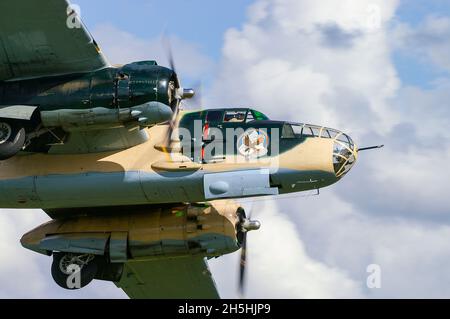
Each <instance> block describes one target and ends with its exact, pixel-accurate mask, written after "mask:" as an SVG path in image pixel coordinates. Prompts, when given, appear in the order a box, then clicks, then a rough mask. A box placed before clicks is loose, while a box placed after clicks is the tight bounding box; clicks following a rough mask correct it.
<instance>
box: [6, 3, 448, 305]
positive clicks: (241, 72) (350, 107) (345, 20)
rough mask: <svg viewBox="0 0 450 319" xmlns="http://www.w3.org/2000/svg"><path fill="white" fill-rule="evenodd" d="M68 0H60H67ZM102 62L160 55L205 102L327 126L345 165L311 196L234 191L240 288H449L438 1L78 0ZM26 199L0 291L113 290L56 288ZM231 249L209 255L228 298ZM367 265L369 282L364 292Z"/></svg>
mask: <svg viewBox="0 0 450 319" xmlns="http://www.w3.org/2000/svg"><path fill="white" fill-rule="evenodd" d="M74 2H75V1H74ZM76 4H78V5H79V6H80V8H81V14H82V18H83V20H84V22H85V24H86V25H87V26H88V28H89V29H90V31H91V32H92V34H93V35H94V37H95V38H96V39H97V42H98V43H99V44H100V46H101V47H102V50H103V51H104V53H105V54H106V56H107V57H108V58H109V60H110V61H111V62H112V63H114V64H116V63H117V64H123V63H127V62H131V61H136V60H144V59H156V60H157V61H158V62H159V63H160V64H162V65H167V59H166V57H165V53H164V50H163V48H162V44H161V37H162V36H163V34H166V36H167V37H169V38H170V39H171V42H172V45H173V51H174V56H175V60H176V64H177V70H178V71H179V73H180V75H181V78H182V81H183V83H184V84H185V86H189V85H193V86H195V85H196V84H198V83H200V82H201V83H202V87H203V90H202V101H203V104H204V107H207V108H209V107H230V106H236V107H237V106H251V107H254V108H257V109H259V110H261V111H263V112H264V113H267V114H268V115H269V116H270V117H271V118H273V119H289V120H292V121H298V122H308V123H314V124H319V125H325V126H329V127H335V128H338V129H341V130H343V131H345V132H346V133H348V134H349V135H350V136H352V138H353V139H354V140H355V141H357V143H358V144H359V145H360V146H370V145H375V144H385V145H386V147H385V148H384V149H382V150H380V151H374V152H367V153H362V154H361V156H360V158H359V162H358V163H357V165H356V167H354V168H353V170H352V171H351V172H350V173H349V174H348V175H347V176H346V177H345V178H344V179H343V180H342V181H341V182H339V183H338V184H336V185H334V186H332V187H330V188H326V189H323V190H321V194H320V196H302V194H300V195H299V196H296V197H287V198H285V197H282V198H279V199H276V200H258V201H254V202H250V201H246V202H245V204H244V205H247V206H250V209H252V210H253V211H254V214H253V216H254V217H255V218H257V219H259V220H260V221H261V223H262V228H261V230H260V231H258V232H253V233H251V234H249V254H248V280H247V289H246V297H249V298H431V297H435V298H450V271H449V270H448V269H450V211H449V207H450V197H449V196H448V191H447V184H448V181H449V180H450V164H449V163H450V143H449V141H450V133H449V131H448V127H449V126H450V108H448V106H447V103H448V101H449V100H450V59H449V58H448V57H449V56H450V41H449V39H450V3H449V2H448V1H444V0H428V1H421V0H415V1H400V0H341V1H335V0H322V1H313V0H252V1H250V0H240V1H234V0H233V1H226V2H219V1H206V0H189V1H187V0H173V1H171V2H170V4H169V3H168V2H167V1H160V0H132V1H127V2H124V1H119V0H109V1H106V0H97V1H95V2H94V1H87V0H77V1H76ZM47 219H48V218H47V217H46V215H45V214H44V213H43V212H41V211H36V210H28V211H17V210H15V211H13V210H3V211H2V212H1V213H0V230H1V231H0V239H2V240H0V251H2V254H1V255H0V259H1V261H2V262H1V263H0V286H1V287H2V288H1V289H0V297H3V298H14V297H19V298H47V297H48V298H124V297H125V295H124V294H123V293H122V292H121V291H120V290H118V289H116V288H115V287H114V285H113V284H110V283H105V282H94V283H93V284H91V285H90V286H89V287H87V288H85V289H83V290H81V291H78V292H66V291H63V290H60V289H59V288H57V286H56V285H55V284H54V283H53V281H52V279H51V275H50V264H51V258H46V257H43V256H39V255H36V254H34V253H32V252H29V251H27V250H25V249H23V248H22V247H21V246H20V243H19V239H20V237H21V236H22V234H23V233H25V232H26V231H28V230H30V229H32V228H33V227H36V226H38V225H39V224H40V223H42V222H44V221H46V220H47ZM238 257H239V255H238V254H232V255H228V256H223V257H221V258H218V259H216V260H214V261H211V262H210V267H211V270H212V272H213V275H214V277H215V279H216V283H217V286H218V288H219V291H220V293H221V295H222V296H223V297H228V298H237V297H238V294H237V285H236V284H237V273H238V271H237V270H238ZM369 265H377V266H378V267H379V269H380V273H381V281H380V283H381V287H379V288H369V287H368V286H367V284H366V283H367V278H368V276H369V275H370V273H368V272H367V269H368V266H369Z"/></svg>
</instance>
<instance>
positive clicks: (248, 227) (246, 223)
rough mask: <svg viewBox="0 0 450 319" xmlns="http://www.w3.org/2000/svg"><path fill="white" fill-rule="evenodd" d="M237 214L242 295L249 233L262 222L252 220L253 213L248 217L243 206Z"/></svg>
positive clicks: (241, 292) (240, 290)
mask: <svg viewBox="0 0 450 319" xmlns="http://www.w3.org/2000/svg"><path fill="white" fill-rule="evenodd" d="M237 215H238V218H239V222H238V224H237V231H238V232H237V239H238V242H239V243H240V245H241V258H240V263H239V292H240V294H241V296H242V295H244V288H245V275H246V269H247V268H246V265H247V234H248V232H250V231H253V230H258V229H260V228H261V223H260V222H259V221H257V220H252V219H251V213H250V216H249V217H248V218H247V216H246V213H245V210H244V209H243V208H239V210H238V213H237Z"/></svg>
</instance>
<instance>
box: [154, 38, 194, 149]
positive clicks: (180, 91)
mask: <svg viewBox="0 0 450 319" xmlns="http://www.w3.org/2000/svg"><path fill="white" fill-rule="evenodd" d="M162 41H163V47H164V49H165V53H166V56H167V60H168V62H169V67H170V69H171V70H172V71H173V72H174V73H175V74H176V75H177V70H176V64H175V59H174V55H173V50H172V44H171V42H170V39H169V38H168V37H167V35H166V34H164V35H163V38H162ZM176 81H177V82H178V83H173V85H174V87H173V92H174V98H175V105H174V107H173V109H172V111H173V116H172V120H171V121H170V122H169V130H168V132H167V136H166V143H165V144H166V145H168V146H169V144H171V140H172V134H173V131H174V130H175V127H176V126H177V120H178V115H179V113H180V107H181V103H182V101H183V100H185V99H192V98H193V97H194V96H195V91H194V90H193V89H185V88H183V87H181V81H180V79H179V78H178V75H177V78H176ZM177 86H178V87H177Z"/></svg>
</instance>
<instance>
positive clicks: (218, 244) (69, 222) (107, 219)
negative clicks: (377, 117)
mask: <svg viewBox="0 0 450 319" xmlns="http://www.w3.org/2000/svg"><path fill="white" fill-rule="evenodd" d="M238 209H239V207H238V205H236V204H235V203H234V202H230V201H217V202H212V203H208V204H205V205H199V206H191V205H183V206H180V207H167V208H154V207H129V208H123V207H122V208H120V207H118V208H104V209H97V215H95V216H92V212H91V211H86V210H83V209H77V210H76V211H72V212H71V213H72V214H75V215H77V216H78V217H72V218H64V219H56V220H52V221H50V222H48V223H46V224H44V225H41V226H39V227H37V228H36V229H34V230H32V231H31V232H29V233H27V234H25V235H24V236H23V237H22V239H21V243H22V245H23V246H24V247H25V248H28V249H30V250H33V251H36V252H39V253H42V254H46V255H50V254H52V253H53V252H64V253H80V254H92V255H98V256H105V257H106V260H107V261H108V262H110V263H124V262H126V261H128V260H130V259H137V258H139V259H154V258H167V257H175V256H184V255H189V256H190V255H202V256H205V257H215V256H221V255H224V254H228V253H232V252H234V251H236V250H238V249H239V242H238V240H237V225H238V223H239V218H238V216H237V214H238ZM125 210H126V211H125ZM105 211H107V212H108V213H107V214H106V215H104V213H105ZM84 214H89V215H88V216H86V215H85V216H82V215H84ZM72 216H73V215H72Z"/></svg>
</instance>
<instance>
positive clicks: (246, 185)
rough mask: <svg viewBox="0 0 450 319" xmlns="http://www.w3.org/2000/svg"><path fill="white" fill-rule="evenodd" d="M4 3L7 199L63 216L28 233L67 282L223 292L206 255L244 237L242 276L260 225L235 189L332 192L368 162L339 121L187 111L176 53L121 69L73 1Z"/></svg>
mask: <svg viewBox="0 0 450 319" xmlns="http://www.w3.org/2000/svg"><path fill="white" fill-rule="evenodd" d="M0 11H1V12H2V19H1V20H0V159H1V161H0V207H3V208H39V209H43V210H44V211H45V212H46V213H47V214H48V215H49V216H50V217H51V218H52V220H51V221H50V222H49V223H46V224H44V225H41V226H39V227H37V228H36V229H34V230H32V231H30V232H29V233H27V234H25V235H24V236H23V238H22V239H21V243H22V245H23V246H24V247H25V248H28V249H31V250H33V251H35V252H38V253H41V254H43V255H47V256H53V264H52V269H51V273H52V276H53V278H54V280H55V282H56V283H57V284H58V285H59V286H61V287H63V288H67V289H76V288H82V287H84V286H86V285H88V284H89V283H90V282H91V281H92V280H94V279H100V280H107V281H111V282H114V283H115V284H116V285H117V286H118V287H120V288H122V289H123V290H124V291H125V292H126V293H127V295H128V296H129V297H131V298H218V297H219V296H218V293H217V290H216V287H215V284H214V281H213V279H212V278H211V275H210V273H209V271H208V266H207V263H206V261H205V259H207V258H213V257H219V256H222V255H224V254H228V253H231V252H234V251H237V250H238V249H240V248H242V262H241V277H240V278H241V281H240V283H241V285H242V283H243V276H244V265H245V246H246V242H247V241H246V236H247V233H248V232H249V231H251V230H257V229H259V227H260V224H259V222H257V221H252V220H250V218H248V217H247V214H246V212H245V210H244V209H243V208H242V207H241V206H240V205H238V204H237V203H236V202H234V201H233V199H239V198H246V197H255V196H268V195H280V194H288V193H295V192H301V191H307V190H318V189H320V188H323V187H326V186H329V185H331V184H334V183H336V182H337V181H339V180H340V179H341V178H343V177H344V176H345V175H346V174H347V173H348V171H349V170H350V169H351V168H352V166H353V165H354V164H355V162H356V160H357V157H358V152H359V151H360V150H361V149H360V150H358V148H357V146H356V145H355V143H354V142H353V141H352V139H351V138H350V137H349V136H348V135H346V134H344V133H342V132H341V131H338V130H334V129H330V128H326V127H321V126H315V125H307V124H299V123H291V122H286V121H272V120H270V119H269V118H268V117H267V116H266V115H264V114H262V113H261V112H258V111H255V110H253V109H246V108H237V109H236V108H231V109H211V110H203V111H198V112H182V111H180V104H181V101H182V100H183V99H187V98H191V97H193V95H194V92H193V90H191V89H183V88H182V87H181V85H180V81H179V79H178V76H177V73H176V72H175V70H174V67H173V63H172V66H171V68H170V69H169V68H165V67H161V66H158V64H157V63H156V62H154V61H143V62H136V63H131V64H127V65H124V66H121V67H113V66H111V65H110V64H108V62H107V60H106V58H105V57H104V55H103V54H102V52H101V51H100V49H99V46H98V45H97V43H96V42H95V40H94V39H93V38H92V36H91V35H90V34H89V32H88V31H87V29H86V28H85V27H84V25H83V24H82V23H81V21H80V19H79V17H78V16H77V15H76V13H75V12H74V11H73V10H71V7H70V6H69V3H68V2H66V1H65V0H42V1H30V0H2V1H1V2H0ZM69 22H70V23H69ZM124 50H126V48H124Z"/></svg>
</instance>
